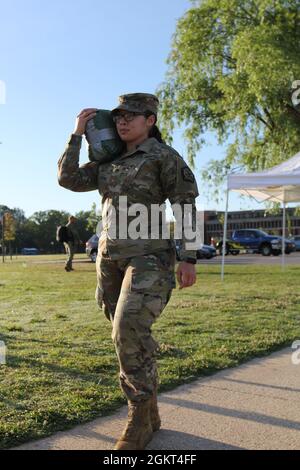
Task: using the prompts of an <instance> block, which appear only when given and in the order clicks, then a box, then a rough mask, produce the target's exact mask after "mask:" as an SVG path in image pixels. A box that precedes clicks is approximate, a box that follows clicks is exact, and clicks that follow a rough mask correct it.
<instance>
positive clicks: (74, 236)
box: [64, 215, 82, 272]
mask: <svg viewBox="0 0 300 470" xmlns="http://www.w3.org/2000/svg"><path fill="white" fill-rule="evenodd" d="M76 220H77V219H76V217H74V216H73V215H70V217H69V219H68V223H67V225H66V227H67V230H68V238H69V241H67V242H64V246H65V250H66V253H67V261H66V264H65V270H66V271H67V272H69V271H74V269H73V267H72V261H73V258H74V253H75V251H76V250H77V249H78V244H81V243H82V241H81V240H80V236H79V233H78V231H77V229H76V226H75V224H76Z"/></svg>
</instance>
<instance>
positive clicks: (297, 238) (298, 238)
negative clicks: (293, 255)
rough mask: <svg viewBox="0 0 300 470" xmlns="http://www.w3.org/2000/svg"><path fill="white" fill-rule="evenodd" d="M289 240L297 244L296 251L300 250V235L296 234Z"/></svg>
mask: <svg viewBox="0 0 300 470" xmlns="http://www.w3.org/2000/svg"><path fill="white" fill-rule="evenodd" d="M289 240H290V241H291V242H292V243H294V245H295V251H300V235H295V236H294V237H292V238H289Z"/></svg>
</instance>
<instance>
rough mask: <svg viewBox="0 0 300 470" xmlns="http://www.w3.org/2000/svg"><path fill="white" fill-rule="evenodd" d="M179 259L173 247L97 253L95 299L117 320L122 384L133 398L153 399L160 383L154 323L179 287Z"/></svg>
mask: <svg viewBox="0 0 300 470" xmlns="http://www.w3.org/2000/svg"><path fill="white" fill-rule="evenodd" d="M175 262H176V256H175V250H174V249H173V248H170V249H167V250H164V251H157V252H155V253H151V254H144V255H138V256H133V257H131V258H122V259H119V260H111V259H109V256H108V255H107V254H105V253H102V254H98V256H97V260H96V271H97V287H96V294H95V297H96V300H97V302H98V305H99V307H100V308H102V310H103V311H104V314H105V316H106V318H107V319H108V320H110V321H111V324H112V335H111V337H112V340H113V342H114V345H115V350H116V354H117V358H118V361H119V366H120V373H119V383H120V386H121V389H122V391H123V392H124V394H125V395H126V397H127V399H128V400H131V401H140V400H145V399H148V398H150V397H151V395H152V394H153V391H154V387H155V384H158V381H159V376H158V371H157V363H156V356H157V352H158V351H159V345H158V343H157V341H156V340H155V339H154V338H153V336H152V332H151V327H152V324H153V323H154V322H155V321H156V320H157V318H158V317H159V316H160V314H161V312H162V311H163V309H164V308H165V306H166V305H167V303H168V302H169V300H170V297H171V293H172V289H173V288H174V287H176V281H175V273H174V267H175Z"/></svg>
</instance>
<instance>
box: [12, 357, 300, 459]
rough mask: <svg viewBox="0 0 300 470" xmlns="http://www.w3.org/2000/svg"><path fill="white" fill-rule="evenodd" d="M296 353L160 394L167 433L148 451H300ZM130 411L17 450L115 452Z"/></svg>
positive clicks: (159, 434)
mask: <svg viewBox="0 0 300 470" xmlns="http://www.w3.org/2000/svg"><path fill="white" fill-rule="evenodd" d="M292 352H293V351H292V349H291V348H288V349H284V350H282V351H280V352H276V353H273V354H271V355H270V356H268V357H266V358H262V359H255V360H252V361H250V362H248V363H247V364H244V365H242V366H240V367H236V368H234V369H226V370H224V371H221V372H218V373H216V374H215V375H213V376H210V377H208V378H202V379H199V380H197V381H195V382H193V383H191V384H186V385H182V386H180V387H178V388H176V389H175V390H173V391H171V392H167V393H162V394H160V395H159V409H160V415H161V418H162V429H160V430H159V431H158V432H156V433H154V437H153V439H152V441H151V442H150V443H149V444H148V447H147V449H149V450H151V449H152V450H156V449H165V450H169V449H170V450H186V449H187V450H194V449H300V365H294V364H292V360H291V356H292ZM126 416H127V407H126V406H124V407H122V408H121V409H120V411H119V412H118V413H116V414H114V415H112V416H109V417H103V418H98V419H96V420H94V421H92V422H90V423H88V424H84V425H80V426H77V427H75V428H73V429H72V430H70V431H65V432H58V433H56V434H54V435H52V436H51V437H49V438H45V439H41V440H39V441H35V442H30V443H28V444H24V445H22V446H19V447H15V448H14V449H53V450H54V449H58V450H63V449H82V450H86V449H98V450H99V449H105V450H111V449H113V446H114V443H115V441H116V439H117V438H118V437H119V435H120V433H121V431H122V429H123V427H124V425H125V422H126Z"/></svg>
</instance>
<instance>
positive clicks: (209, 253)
mask: <svg viewBox="0 0 300 470" xmlns="http://www.w3.org/2000/svg"><path fill="white" fill-rule="evenodd" d="M181 243H182V241H181V240H175V248H176V259H177V261H179V260H180V258H179V252H180V247H181ZM214 256H217V250H216V249H215V247H213V246H211V245H204V244H203V245H201V247H200V248H199V249H198V250H197V259H211V258H213V257H214Z"/></svg>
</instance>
